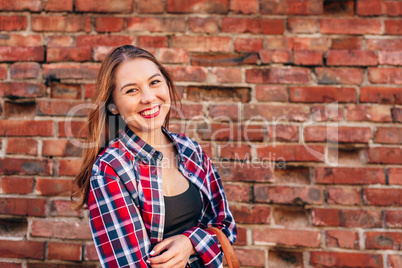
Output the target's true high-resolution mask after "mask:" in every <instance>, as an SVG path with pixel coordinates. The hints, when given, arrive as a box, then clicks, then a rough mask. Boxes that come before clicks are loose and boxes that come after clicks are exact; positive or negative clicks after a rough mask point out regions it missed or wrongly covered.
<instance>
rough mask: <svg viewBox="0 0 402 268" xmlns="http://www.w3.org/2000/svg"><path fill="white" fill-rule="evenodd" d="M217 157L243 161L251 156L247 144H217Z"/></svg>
mask: <svg viewBox="0 0 402 268" xmlns="http://www.w3.org/2000/svg"><path fill="white" fill-rule="evenodd" d="M217 149H218V151H219V157H220V158H223V159H226V160H228V159H231V160H236V161H239V160H240V161H242V160H243V161H245V160H247V159H250V158H251V148H250V145H247V144H223V145H221V144H219V145H217Z"/></svg>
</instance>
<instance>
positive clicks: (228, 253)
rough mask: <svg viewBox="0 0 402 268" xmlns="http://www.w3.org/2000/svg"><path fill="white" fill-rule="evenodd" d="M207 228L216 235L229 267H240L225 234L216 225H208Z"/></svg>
mask: <svg viewBox="0 0 402 268" xmlns="http://www.w3.org/2000/svg"><path fill="white" fill-rule="evenodd" d="M207 230H210V231H212V232H214V233H215V234H216V236H217V237H218V240H219V243H220V244H221V248H222V251H223V254H224V255H225V258H226V261H227V263H228V266H229V268H240V264H239V261H238V260H237V258H236V255H235V253H234V250H233V248H232V245H231V244H230V242H229V239H228V238H227V237H226V235H225V234H224V233H223V232H222V231H221V230H220V229H219V228H217V227H208V228H207Z"/></svg>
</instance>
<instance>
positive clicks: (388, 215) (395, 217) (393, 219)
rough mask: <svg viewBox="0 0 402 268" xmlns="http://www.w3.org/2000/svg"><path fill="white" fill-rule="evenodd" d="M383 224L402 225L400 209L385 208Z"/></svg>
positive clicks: (388, 225) (390, 226)
mask: <svg viewBox="0 0 402 268" xmlns="http://www.w3.org/2000/svg"><path fill="white" fill-rule="evenodd" d="M385 225H386V227H388V228H401V227H402V213H401V210H400V209H398V210H386V211H385Z"/></svg>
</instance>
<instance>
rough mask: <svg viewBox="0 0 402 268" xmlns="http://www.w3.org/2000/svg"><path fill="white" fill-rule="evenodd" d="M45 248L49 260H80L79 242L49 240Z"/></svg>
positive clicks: (80, 247) (80, 248)
mask: <svg viewBox="0 0 402 268" xmlns="http://www.w3.org/2000/svg"><path fill="white" fill-rule="evenodd" d="M47 250H48V251H47V258H48V259H49V260H64V261H80V260H81V250H82V246H81V244H73V243H60V242H49V244H48V247H47Z"/></svg>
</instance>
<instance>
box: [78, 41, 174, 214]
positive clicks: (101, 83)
mask: <svg viewBox="0 0 402 268" xmlns="http://www.w3.org/2000/svg"><path fill="white" fill-rule="evenodd" d="M138 58H143V59H147V60H150V61H152V62H153V63H155V64H156V66H158V68H159V70H160V72H161V73H162V75H163V76H164V77H165V79H166V83H167V85H168V87H169V95H170V99H171V102H172V104H173V105H175V106H176V104H177V101H178V97H177V91H176V89H175V87H174V84H173V80H172V78H171V75H170V74H169V72H168V70H167V69H166V68H165V67H163V66H162V64H160V63H159V62H158V60H157V59H156V58H155V57H154V56H153V55H152V54H151V53H149V52H148V51H146V50H144V49H141V48H138V47H134V46H131V45H125V46H121V47H117V48H115V49H114V50H113V51H111V52H110V53H109V54H108V55H107V56H106V58H105V60H104V61H103V63H102V65H101V67H100V70H99V73H98V77H97V81H96V90H95V94H94V97H93V99H92V103H93V104H94V107H95V108H94V109H92V110H91V111H90V113H89V115H88V121H87V123H86V126H85V128H86V131H87V132H86V133H87V134H86V142H87V144H91V146H87V148H84V150H83V155H82V164H81V168H80V170H79V172H78V175H77V176H76V177H75V180H74V187H75V189H76V190H75V191H73V193H72V195H71V201H72V203H73V205H72V207H73V209H75V210H79V209H81V208H83V207H84V205H85V203H86V200H87V197H88V192H89V180H90V176H91V172H92V167H93V165H94V163H95V160H96V158H97V156H98V154H99V153H100V152H101V150H102V149H104V148H105V146H106V145H107V144H108V143H109V141H110V140H111V139H113V138H114V137H115V136H116V133H111V132H110V131H111V130H112V129H113V127H112V126H110V122H109V121H114V122H117V121H119V118H118V117H119V115H117V116H116V115H113V114H112V113H111V112H110V111H109V110H108V109H107V106H108V104H110V103H111V101H112V92H113V90H114V88H115V86H116V81H115V80H116V70H117V67H118V66H119V65H120V64H121V63H123V62H125V61H129V60H133V59H138ZM113 117H115V118H114V119H115V120H110V118H113ZM169 117H170V110H169V112H168V114H167V116H166V119H165V122H164V126H165V127H166V128H167V127H168V125H169ZM116 131H119V129H116Z"/></svg>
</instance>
